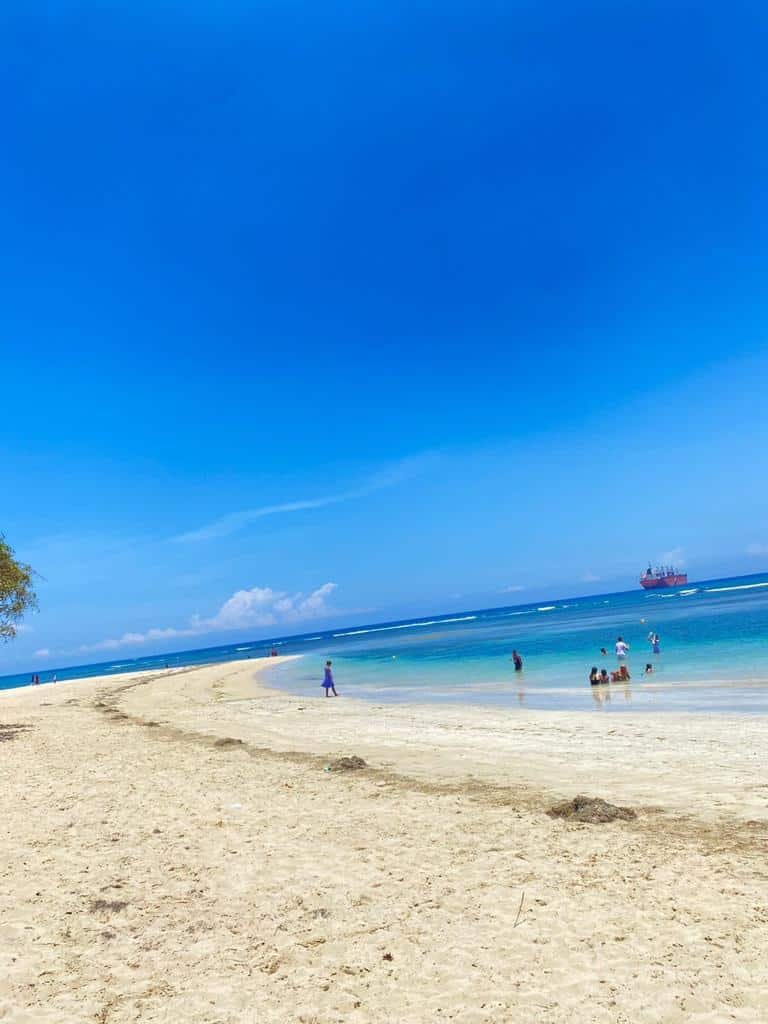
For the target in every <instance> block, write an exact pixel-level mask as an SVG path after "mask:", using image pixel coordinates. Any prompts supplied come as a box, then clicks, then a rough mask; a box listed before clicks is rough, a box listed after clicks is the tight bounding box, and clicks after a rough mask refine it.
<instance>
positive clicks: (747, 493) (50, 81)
mask: <svg viewBox="0 0 768 1024" xmlns="http://www.w3.org/2000/svg"><path fill="white" fill-rule="evenodd" d="M0 29H1V30H2V31H1V34H0V39H2V42H1V43H0V47H2V61H0V77H1V78H2V86H3V94H4V96H5V97H6V104H5V113H4V123H3V128H4V131H3V135H4V138H3V150H4V157H3V160H2V163H1V164H0V188H1V189H2V195H3V203H2V233H3V246H2V250H1V251H0V261H1V262H2V266H1V267H0V280H1V281H2V303H1V304H0V316H1V317H2V334H0V339H1V341H0V344H1V346H2V363H1V365H2V379H1V380H0V388H1V389H2V421H1V422H2V430H0V458H1V459H2V477H1V478H0V529H2V530H4V531H5V533H6V534H7V537H8V539H9V540H10V541H11V542H12V543H13V544H14V546H15V547H16V549H17V551H18V553H19V554H20V555H21V556H23V557H24V558H26V559H28V560H29V561H31V562H32V563H33V564H34V566H35V567H36V568H37V569H38V571H39V572H40V573H41V574H42V576H43V577H44V579H43V580H42V581H41V582H40V588H39V589H40V599H41V611H40V613H39V614H38V615H36V616H35V617H33V618H32V619H30V620H29V626H30V627H31V628H30V629H29V631H27V632H25V633H23V634H22V635H20V637H19V638H18V640H17V641H16V642H15V644H13V645H9V646H7V647H5V648H4V649H2V650H1V651H0V671H1V670H2V669H3V668H5V669H7V671H12V670H13V669H14V668H15V667H17V666H21V665H24V666H28V665H29V666H33V663H34V664H35V665H40V666H43V665H44V664H45V663H46V655H43V654H36V653H35V652H39V651H44V650H47V651H48V652H50V653H49V654H48V656H47V661H48V663H49V664H53V663H58V664H63V663H72V662H74V661H78V660H80V661H88V660H101V658H102V657H103V658H109V657H112V655H113V652H114V651H117V650H120V651H121V652H124V653H125V654H139V653H149V652H150V651H151V650H170V649H174V648H177V649H178V648H183V647H190V646H204V645H208V644H213V643H216V642H225V641H226V640H228V639H230V638H234V637H236V636H240V635H243V636H245V635H247V636H259V635H261V636H264V635H266V634H268V633H281V632H282V633H285V632H297V631H301V630H304V629H310V628H311V624H312V623H313V622H314V621H317V622H318V623H319V622H320V621H323V622H326V623H327V622H339V623H341V622H353V621H359V620H361V619H365V620H369V621H370V620H373V619H377V618H395V617H398V616H406V615H410V614H411V613H419V614H421V612H422V611H430V610H431V611H446V610H451V609H454V608H461V607H467V606H468V605H469V606H479V605H493V604H505V603H513V602H518V601H523V600H527V599H534V600H535V599H537V598H538V597H539V596H546V595H547V594H553V593H556V594H573V593H579V592H585V591H588V590H596V589H598V590H599V589H603V590H604V589H617V588H626V587H629V586H632V585H633V583H634V581H635V577H636V575H637V573H638V571H639V570H640V569H641V568H642V566H643V563H644V562H645V560H647V559H648V558H649V557H651V558H653V559H657V558H661V557H662V556H663V555H665V554H667V553H669V552H676V555H675V557H676V558H677V559H678V560H679V561H683V562H685V563H686V565H687V568H688V570H689V572H690V573H691V574H692V577H695V576H704V575H717V574H718V573H721V572H735V571H757V570H762V569H764V568H766V566H768V511H767V510H766V497H767V496H768V485H766V480H768V472H767V471H768V455H767V454H766V453H767V452H768V436H766V435H768V426H766V417H765V385H766V381H767V380H768V355H766V352H767V350H766V345H765V341H766V331H767V329H768V298H767V297H766V289H765V281H766V271H767V270H768V265H767V262H768V261H767V259H766V257H767V256H768V251H767V245H766V239H767V238H768V235H767V234H766V228H767V227H768V217H767V214H768V190H766V174H767V173H768V143H767V142H766V132H765V124H766V123H765V111H766V109H768V73H767V71H766V61H765V53H766V47H767V45H768V11H767V10H766V6H765V4H763V3H744V2H742V3H740V2H737V3H731V4H728V5H722V4H691V3H674V2H670V0H665V2H663V3H654V2H649V0H644V2H642V3H640V2H638V3H632V2H627V3H620V4H617V3H615V2H604V3H596V2H592V3H590V2H587V3H584V4H578V5H574V4H572V3H568V4H565V3H549V4H534V3H515V2H506V3H490V2H489V3H482V2H480V3H472V4H470V3H456V2H450V0H448V2H442V3H440V4H437V3H419V2H416V3H409V4H402V5H400V4H392V3H379V2H376V3H373V2H364V0H362V2H361V0H356V2H355V3H348V4H323V5H317V4H309V3H297V2H292V0H284V2H282V3H280V4H264V3H252V2H251V3H244V2H229V3H222V4H211V3H199V2H195V0H190V2H188V3H186V4H183V5H182V4H179V3H171V2H163V0H153V3H151V4H149V3H142V2H134V3H132V4H130V5H128V4H125V3H122V4H110V3H105V4H98V5H97V4H90V5H89V4H81V3H73V2H55V0H54V2H51V3H50V4H47V5H46V13H45V17H43V16H42V15H41V13H40V12H39V11H32V10H31V9H30V7H29V5H28V4H19V3H17V2H13V0H10V2H8V3H6V4H4V5H3V10H2V13H0ZM594 577H599V579H595V578H594ZM330 584H334V585H335V586H330ZM509 588H514V589H509ZM518 588H524V589H518ZM233 595H239V596H236V597H233ZM153 631H154V632H153ZM161 631H166V632H161ZM126 634H128V635H127V636H126ZM110 642H112V643H113V646H107V645H109V644H110ZM91 648H92V649H93V650H90V649H91Z"/></svg>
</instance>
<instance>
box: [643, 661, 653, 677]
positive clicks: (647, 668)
mask: <svg viewBox="0 0 768 1024" xmlns="http://www.w3.org/2000/svg"><path fill="white" fill-rule="evenodd" d="M651 672H653V665H652V664H651V663H650V661H648V662H646V665H645V674H646V675H647V676H649V675H650V674H651Z"/></svg>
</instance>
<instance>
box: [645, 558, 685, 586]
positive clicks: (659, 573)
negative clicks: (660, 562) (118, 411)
mask: <svg viewBox="0 0 768 1024" xmlns="http://www.w3.org/2000/svg"><path fill="white" fill-rule="evenodd" d="M687 582H688V573H687V572H675V570H674V569H671V568H670V567H669V566H663V567H662V568H661V569H652V568H651V566H650V564H649V566H648V568H647V569H646V570H645V572H644V573H643V574H642V576H641V577H640V586H641V587H643V589H645V590H656V589H658V588H659V587H682V586H683V584H685V583H687Z"/></svg>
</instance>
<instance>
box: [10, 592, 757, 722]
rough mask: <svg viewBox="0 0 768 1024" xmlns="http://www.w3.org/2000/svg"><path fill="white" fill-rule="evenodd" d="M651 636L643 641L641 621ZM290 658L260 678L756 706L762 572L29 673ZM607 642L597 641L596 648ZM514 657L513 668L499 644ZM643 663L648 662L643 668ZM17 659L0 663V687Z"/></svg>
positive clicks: (383, 689) (646, 704) (665, 704)
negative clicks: (517, 663) (327, 672)
mask: <svg viewBox="0 0 768 1024" xmlns="http://www.w3.org/2000/svg"><path fill="white" fill-rule="evenodd" d="M652 631H653V632H656V633H658V634H659V636H660V638H661V653H660V654H658V655H654V654H652V652H651V646H650V643H649V642H648V639H647V637H648V634H649V633H650V632H652ZM619 636H622V637H623V638H624V639H625V640H626V641H627V642H628V643H629V645H630V655H629V658H628V660H627V665H628V668H629V672H630V675H631V680H630V682H629V683H626V684H613V685H611V686H610V687H591V686H590V685H589V683H588V676H589V671H590V668H591V667H592V666H593V665H594V666H597V667H598V668H603V667H605V668H607V669H608V670H609V671H610V670H612V669H615V668H616V666H617V659H616V657H615V655H614V645H615V642H616V639H617V637H619ZM272 647H274V648H276V650H277V651H278V652H279V653H280V654H298V655H301V657H300V658H298V659H296V660H292V661H289V662H284V663H282V664H279V665H275V666H272V667H270V668H269V669H268V670H267V671H266V673H265V674H264V676H263V677H262V678H263V681H264V682H265V683H266V684H267V685H269V686H272V687H275V688H277V689H280V690H284V691H287V692H290V693H295V694H300V695H302V696H306V697H320V696H322V693H323V691H322V689H321V687H320V683H321V680H322V675H323V671H322V670H323V664H324V662H325V660H326V658H330V659H332V661H333V670H334V676H335V679H336V685H337V689H338V691H339V693H340V694H342V695H344V694H348V695H349V696H354V697H359V698H363V699H366V700H371V701H375V702H377V703H379V704H385V703H388V702H393V701H395V702H415V701H418V702H446V701H452V702H464V703H471V704H487V705H499V706H509V707H522V708H534V709H545V710H546V709H553V710H554V709H562V710H567V709H583V710H587V709H592V710H594V711H599V712H601V713H609V712H610V713H613V712H620V711H628V710H637V711H694V712H722V713H734V712H736V713H747V714H763V713H765V712H766V711H768V574H765V575H759V576H745V577H737V578H733V579H722V580H708V581H705V582H702V583H688V584H687V585H686V586H684V587H675V588H671V589H669V590H662V591H643V590H641V589H640V588H638V590H637V591H629V592H622V593H616V594H603V595H598V596H589V597H574V598H564V599H557V600H551V601H539V602H536V603H534V604H522V605H515V606H508V607H504V608H491V609H478V610H468V611H466V612H459V613H452V614H450V615H434V616H424V617H422V618H419V619H412V620H408V621H399V622H384V623H374V624H372V625H368V626H354V627H350V628H348V629H343V628H337V629H334V630H318V629H316V630H314V631H312V632H308V633H304V634H300V635H296V636H283V637H280V636H276V637H273V638H267V639H265V640H259V641H251V642H247V641H244V640H241V641H239V642H238V643H237V644H231V645H225V646H221V647H209V648H204V649H200V650H191V651H180V652H177V653H174V654H165V655H158V656H153V657H140V658H134V659H128V658H125V657H123V658H119V659H115V660H114V661H109V662H101V663H98V664H92V665H80V666H70V667H68V668H59V669H50V670H47V671H44V672H42V671H41V672H40V679H41V683H46V682H49V681H50V679H51V677H52V675H53V674H54V672H55V674H56V675H57V676H58V679H59V680H62V681H63V680H65V679H71V678H78V677H83V676H95V675H108V674H111V673H118V672H129V671H141V670H147V669H158V668H163V667H164V666H165V665H166V664H167V665H169V666H171V667H174V666H181V665H184V666H187V665H201V664H209V663H213V662H219V661H239V660H244V659H247V658H253V657H261V656H263V655H264V654H265V653H268V652H269V650H270V648H272ZM602 647H604V648H606V650H607V652H608V654H607V655H601V654H600V649H601V648H602ZM513 648H515V649H517V650H518V651H519V652H520V654H521V655H522V657H523V660H524V668H523V671H522V672H521V673H516V672H514V671H513V666H512V662H511V653H512V649H513ZM648 663H650V664H651V665H652V666H653V673H652V674H650V675H646V674H645V671H644V670H645V666H646V664H648ZM29 681H30V676H29V674H28V673H25V674H23V675H15V676H5V677H0V689H7V688H10V687H16V686H22V685H27V684H28V683H29Z"/></svg>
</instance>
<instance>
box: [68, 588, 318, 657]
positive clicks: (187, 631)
mask: <svg viewBox="0 0 768 1024" xmlns="http://www.w3.org/2000/svg"><path fill="white" fill-rule="evenodd" d="M336 589H337V584H336V583H323V585H322V586H320V587H317V589H316V590H313V591H311V592H310V593H308V594H306V593H304V592H302V591H298V592H296V593H293V594H291V593H288V592H287V591H284V590H272V588H271V587H252V588H251V589H250V590H238V591H236V592H235V593H234V594H233V595H232V596H231V597H230V598H228V599H227V600H226V601H225V602H224V604H223V605H222V606H221V607H220V608H219V610H218V611H217V612H216V613H215V614H214V615H211V616H208V617H203V616H200V615H193V616H192V618H191V619H190V621H189V625H187V626H182V627H181V628H178V629H177V628H174V627H167V628H163V629H158V628H154V629H148V630H147V631H146V632H145V633H136V632H128V633H123V634H122V636H120V637H115V638H114V639H108V640H100V641H98V642H97V643H93V644H83V645H82V646H81V647H79V648H78V652H79V653H82V654H86V653H90V652H94V651H115V650H118V649H120V648H122V647H141V646H143V645H145V644H147V643H151V642H152V641H154V640H175V639H178V638H180V637H191V636H203V635H204V634H206V633H217V632H225V631H226V630H235V629H251V628H254V627H257V626H280V625H289V624H292V623H297V622H307V621H309V620H311V619H322V618H326V617H327V616H329V615H333V614H334V613H335V609H333V608H332V607H330V606H329V604H328V598H329V597H330V596H331V594H333V592H334V591H335V590H336Z"/></svg>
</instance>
